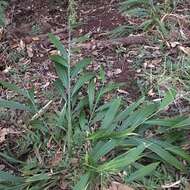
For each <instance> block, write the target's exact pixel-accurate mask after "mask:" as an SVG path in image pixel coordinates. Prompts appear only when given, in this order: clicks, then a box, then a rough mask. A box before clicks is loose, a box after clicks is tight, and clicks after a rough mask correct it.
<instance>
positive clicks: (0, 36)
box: [0, 28, 4, 41]
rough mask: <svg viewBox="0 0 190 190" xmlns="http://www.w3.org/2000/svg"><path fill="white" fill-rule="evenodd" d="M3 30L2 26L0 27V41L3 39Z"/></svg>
mask: <svg viewBox="0 0 190 190" xmlns="http://www.w3.org/2000/svg"><path fill="white" fill-rule="evenodd" d="M3 34H4V30H3V28H0V41H1V40H2V39H3V36H4V35H3Z"/></svg>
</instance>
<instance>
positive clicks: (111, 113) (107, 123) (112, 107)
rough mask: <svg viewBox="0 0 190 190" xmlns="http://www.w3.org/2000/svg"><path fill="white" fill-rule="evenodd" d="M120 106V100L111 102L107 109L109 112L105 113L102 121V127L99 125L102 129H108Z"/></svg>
mask: <svg viewBox="0 0 190 190" xmlns="http://www.w3.org/2000/svg"><path fill="white" fill-rule="evenodd" d="M120 104H121V100H120V99H115V100H113V102H112V103H111V105H110V107H109V110H108V111H107V113H106V115H105V117H104V119H103V121H102V125H101V128H102V129H107V128H108V127H110V125H111V124H112V122H113V120H114V119H115V116H116V114H117V112H118V109H119V107H120Z"/></svg>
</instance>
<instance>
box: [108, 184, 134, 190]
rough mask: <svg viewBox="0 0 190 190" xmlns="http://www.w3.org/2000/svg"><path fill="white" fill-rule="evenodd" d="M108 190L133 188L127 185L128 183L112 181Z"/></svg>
mask: <svg viewBox="0 0 190 190" xmlns="http://www.w3.org/2000/svg"><path fill="white" fill-rule="evenodd" d="M108 190H134V189H133V188H131V187H129V186H128V185H124V184H121V183H118V182H112V183H111V186H110V188H109V189H108Z"/></svg>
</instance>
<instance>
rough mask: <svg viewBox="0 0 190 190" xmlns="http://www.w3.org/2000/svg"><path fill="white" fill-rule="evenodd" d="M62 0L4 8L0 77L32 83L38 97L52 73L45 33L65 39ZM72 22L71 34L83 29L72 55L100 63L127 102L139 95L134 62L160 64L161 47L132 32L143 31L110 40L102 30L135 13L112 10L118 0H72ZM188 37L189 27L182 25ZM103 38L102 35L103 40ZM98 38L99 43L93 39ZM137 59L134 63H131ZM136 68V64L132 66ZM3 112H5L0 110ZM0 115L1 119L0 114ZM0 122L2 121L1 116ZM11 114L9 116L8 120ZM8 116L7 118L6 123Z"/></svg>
mask: <svg viewBox="0 0 190 190" xmlns="http://www.w3.org/2000/svg"><path fill="white" fill-rule="evenodd" d="M67 4H68V2H67V1H61V3H60V2H59V0H55V1H51V0H38V1H35V0H11V1H10V5H9V7H8V9H7V13H6V17H7V19H6V25H7V27H6V28H5V30H4V32H3V33H2V34H1V36H0V40H1V45H0V60H1V62H0V78H1V79H2V80H9V81H11V82H16V83H18V84H19V86H21V87H25V88H31V87H32V86H33V87H34V88H35V92H36V96H37V97H38V100H39V102H41V103H43V101H44V98H45V99H46V98H47V97H51V93H52V91H50V89H51V86H52V83H53V81H54V80H55V78H56V75H55V72H54V67H53V64H52V63H51V61H50V60H49V58H48V56H49V54H51V53H52V52H53V51H54V49H53V47H52V46H51V44H50V43H49V40H48V33H49V32H53V33H54V34H56V35H58V36H59V37H60V38H61V39H62V41H63V43H64V42H66V40H67V37H68V33H67ZM77 21H78V26H77V28H76V29H75V31H74V32H73V34H72V35H73V38H74V37H79V36H82V35H88V38H89V39H88V41H87V44H86V45H85V46H83V47H82V48H81V49H80V51H79V53H78V55H76V58H77V59H80V58H81V57H91V58H92V60H93V62H92V69H93V70H94V72H95V73H96V72H97V70H98V68H99V67H100V66H103V67H104V69H105V72H106V77H107V81H116V82H123V83H125V87H124V88H123V89H122V90H121V91H120V92H118V93H121V94H122V95H123V96H124V97H126V100H127V101H128V102H131V101H133V100H136V99H138V97H139V96H140V89H139V86H138V85H139V84H137V78H138V76H139V75H140V74H139V72H140V71H139V69H138V67H139V65H140V66H142V64H144V62H148V63H150V64H157V65H159V64H161V60H162V53H161V52H160V50H159V46H158V44H154V41H151V42H150V40H149V38H150V37H148V35H147V34H144V33H143V32H142V31H141V33H139V34H133V35H135V37H134V39H136V35H138V36H139V35H140V36H143V37H142V38H141V39H140V40H139V39H138V38H137V39H136V40H135V41H134V40H132V42H131V41H130V42H127V43H126V41H125V43H126V45H125V43H121V44H120V43H118V44H116V45H110V44H109V43H108V44H107V45H106V43H107V42H109V35H107V34H108V32H109V31H111V30H113V29H115V28H116V27H117V26H120V25H122V24H131V23H133V24H136V25H138V24H139V23H140V20H139V19H134V18H133V19H131V18H128V17H124V16H122V15H121V14H120V13H119V11H118V0H112V1H105V0H102V1H97V0H96V1H88V0H86V1H78V6H77ZM183 31H185V33H186V36H187V37H189V39H190V30H189V28H188V27H185V29H184V30H183ZM176 35H177V33H176V32H173V35H170V36H171V39H170V40H173V41H175V39H177V36H176ZM107 40H108V41H107ZM96 41H98V42H101V43H102V42H104V43H103V44H104V45H99V44H98V43H94V42H96ZM168 55H173V57H174V59H175V57H176V56H177V55H178V50H177V49H176V48H172V49H169V50H168ZM135 64H137V65H135ZM135 68H136V69H135ZM0 92H1V95H0V97H1V98H10V97H12V96H15V94H11V93H10V92H7V91H2V90H1V91H0ZM3 117H5V120H6V117H7V116H3ZM2 121H3V120H2ZM2 121H1V124H0V125H5V123H6V124H7V121H5V122H2ZM13 121H14V117H13V118H12V119H11V120H9V122H10V123H11V124H13V123H14V122H13ZM9 122H8V123H9Z"/></svg>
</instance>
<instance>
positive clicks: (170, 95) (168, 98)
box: [159, 89, 176, 111]
mask: <svg viewBox="0 0 190 190" xmlns="http://www.w3.org/2000/svg"><path fill="white" fill-rule="evenodd" d="M175 97H176V91H175V90H174V89H171V90H168V92H167V93H166V94H165V96H164V98H163V100H162V102H161V103H160V106H159V111H161V110H163V109H164V108H166V107H167V106H168V105H170V104H171V103H172V102H173V101H174V100H175Z"/></svg>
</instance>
